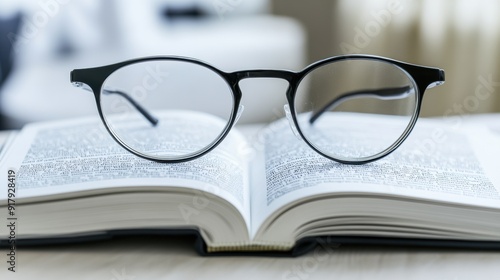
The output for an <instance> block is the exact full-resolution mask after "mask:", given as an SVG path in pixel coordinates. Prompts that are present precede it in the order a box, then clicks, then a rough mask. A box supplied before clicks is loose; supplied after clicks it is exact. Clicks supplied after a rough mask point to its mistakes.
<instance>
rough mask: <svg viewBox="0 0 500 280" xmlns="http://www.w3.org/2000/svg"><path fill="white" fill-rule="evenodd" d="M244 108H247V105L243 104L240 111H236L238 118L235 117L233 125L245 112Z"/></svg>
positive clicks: (239, 107)
mask: <svg viewBox="0 0 500 280" xmlns="http://www.w3.org/2000/svg"><path fill="white" fill-rule="evenodd" d="M244 110H245V106H243V105H240V106H238V111H237V112H236V118H235V119H234V123H233V126H234V125H235V124H236V123H237V122H238V120H239V119H240V117H241V113H243V111H244Z"/></svg>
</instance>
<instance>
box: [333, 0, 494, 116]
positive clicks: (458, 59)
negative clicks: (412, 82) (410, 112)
mask: <svg viewBox="0 0 500 280" xmlns="http://www.w3.org/2000/svg"><path fill="white" fill-rule="evenodd" d="M333 21H334V22H333V24H334V25H335V34H334V35H333V38H334V39H333V40H334V43H333V46H334V48H336V49H335V50H334V52H340V53H368V54H376V55H382V56H388V57H392V58H395V59H398V60H403V61H407V62H412V63H416V64H423V65H429V66H436V67H440V68H443V69H444V70H445V72H446V83H445V84H444V85H442V86H440V87H437V88H434V89H432V90H429V91H427V92H426V95H425V97H424V103H423V108H422V114H423V115H425V116H431V115H432V116H440V115H441V116H442V115H449V114H469V113H485V112H500V83H497V82H500V71H499V70H500V67H499V66H500V1H497V0H460V1H457V0H422V1H406V0H382V1H380V0H377V1H374V0H340V1H338V2H337V5H336V7H335V9H334V14H333Z"/></svg>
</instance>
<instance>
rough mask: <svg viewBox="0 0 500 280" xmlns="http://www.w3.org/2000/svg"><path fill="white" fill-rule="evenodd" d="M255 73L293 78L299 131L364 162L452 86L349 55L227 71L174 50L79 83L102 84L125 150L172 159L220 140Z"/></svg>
mask: <svg viewBox="0 0 500 280" xmlns="http://www.w3.org/2000/svg"><path fill="white" fill-rule="evenodd" d="M249 78H277V79H283V80H286V81H287V82H288V84H289V85H288V89H287V91H286V98H287V100H288V104H287V105H284V108H285V113H286V116H287V118H288V121H289V122H290V125H291V128H292V130H293V131H294V133H295V134H296V135H297V136H299V137H300V138H302V139H303V140H304V141H305V142H306V143H307V144H308V145H309V146H310V147H311V148H312V149H313V150H315V151H316V152H318V153H319V154H321V155H323V156H324V157H326V158H329V159H331V160H335V161H338V162H341V163H347V164H363V163H368V162H371V161H374V160H377V159H380V158H382V157H384V156H387V155H388V154H389V153H391V152H392V151H394V150H395V149H396V148H397V147H399V146H400V145H401V144H402V142H403V141H404V140H405V139H406V138H407V137H408V135H409V134H410V132H411V130H412V129H413V127H414V125H415V122H416V121H417V118H418V115H419V112H420V107H421V104H422V98H423V95H424V91H425V90H426V89H427V88H431V87H434V86H437V85H440V84H442V83H444V71H443V70H441V69H437V68H431V67H424V66H418V65H413V64H408V63H404V62H400V61H396V60H392V59H388V58H383V57H378V56H370V55H345V56H337V57H331V58H327V59H324V60H321V61H318V62H316V63H313V64H311V65H309V66H308V67H306V68H305V69H304V70H302V71H299V72H293V71H287V70H245V71H237V72H224V71H221V70H219V69H217V68H215V67H213V66H211V65H209V64H207V63H205V62H202V61H199V60H195V59H191V58H185V57H174V56H165V57H148V58H141V59H135V60H129V61H125V62H121V63H117V64H113V65H108V66H102V67H97V68H89V69H77V70H73V71H72V72H71V82H72V83H73V84H74V85H75V86H77V87H82V88H84V89H87V90H90V91H93V93H94V96H95V100H96V103H97V109H98V112H99V115H100V117H101V119H102V121H103V123H104V125H105V127H106V129H107V130H108V131H109V133H110V134H111V136H112V137H113V138H114V139H115V140H116V141H117V142H118V143H119V144H120V145H121V146H122V147H124V148H125V149H126V150H128V151H130V152H131V153H133V154H135V155H137V156H140V157H142V158H146V159H149V160H153V161H157V162H166V163H175V162H184V161H188V160H192V159H195V158H197V157H200V156H203V155H204V154H206V153H208V152H210V151H211V150H212V149H214V148H215V147H216V146H217V145H218V144H219V143H221V141H222V140H223V139H224V138H225V137H226V135H227V134H228V133H229V130H230V129H231V127H232V126H233V125H234V124H235V123H236V121H237V119H238V118H239V115H240V114H241V112H242V109H243V106H242V105H240V100H241V97H242V93H241V90H240V86H239V82H240V81H242V80H244V79H249ZM317 85H320V87H318V86H317ZM265 102H266V100H262V103H265Z"/></svg>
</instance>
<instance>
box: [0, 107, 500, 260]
mask: <svg viewBox="0 0 500 280" xmlns="http://www.w3.org/2000/svg"><path fill="white" fill-rule="evenodd" d="M186 114H188V113H186ZM192 117H198V118H199V124H200V126H199V127H200V128H201V129H200V130H199V133H204V131H206V132H209V131H211V129H213V128H214V127H219V126H220V125H221V124H220V123H219V120H217V119H215V118H211V117H203V116H195V115H191V116H190V118H192ZM346 125H348V124H346ZM458 126H460V127H458ZM182 128H183V124H182V121H179V129H182ZM181 144H182V143H180V145H181ZM353 144H356V143H353ZM498 158H500V136H499V135H494V134H493V133H490V132H489V131H488V130H487V129H486V128H477V127H474V128H471V127H469V126H468V125H466V124H461V125H455V126H452V125H450V124H449V123H447V122H446V121H445V120H428V119H420V120H419V121H418V123H417V126H416V127H415V129H414V131H413V132H412V134H411V135H410V137H409V138H408V139H407V141H406V142H405V143H404V144H403V145H402V146H401V147H400V148H399V149H398V150H396V151H395V152H394V153H392V154H391V155H389V156H387V157H386V158H384V159H381V160H379V161H376V162H373V163H369V164H366V165H358V166H354V165H344V164H340V163H337V162H334V161H331V160H328V159H326V158H323V157H322V156H320V155H318V154H316V153H315V152H314V151H313V150H312V149H310V148H309V147H308V146H307V145H306V144H305V143H304V142H303V141H301V140H299V139H298V138H297V137H296V136H295V135H294V134H293V133H292V132H291V130H290V127H289V125H288V123H287V122H286V120H278V121H276V122H274V123H272V124H270V125H269V126H267V127H260V126H250V127H242V128H240V129H235V128H233V130H232V131H231V132H230V134H229V135H228V136H227V138H226V139H225V140H224V141H223V142H222V143H221V144H220V145H219V146H218V147H217V148H216V149H215V150H213V151H212V152H210V153H209V154H207V155H205V156H203V157H201V158H198V159H196V160H194V161H190V162H185V163H178V164H162V163H156V162H151V161H148V160H144V159H141V158H138V157H136V156H134V155H132V154H130V153H129V152H127V151H125V150H124V149H122V148H121V147H120V146H119V145H118V144H117V143H115V142H114V141H113V140H112V138H111V136H109V135H108V133H107V132H106V131H105V129H104V127H103V125H102V124H101V123H100V120H98V119H97V118H86V119H77V120H69V121H60V122H49V123H39V124H32V125H28V126H26V127H25V128H24V129H23V130H21V131H20V132H19V133H17V134H16V135H15V136H13V137H11V138H10V139H9V140H8V141H7V143H6V144H5V145H4V149H3V150H2V159H1V171H0V174H2V176H3V179H2V180H4V181H5V182H7V180H9V182H10V183H14V185H12V184H11V185H8V187H7V188H3V190H2V191H1V193H0V219H1V220H2V221H7V220H9V219H10V220H12V221H15V223H17V227H16V228H15V238H16V242H18V243H19V244H21V242H23V241H26V242H28V243H29V241H31V242H49V243H50V242H57V241H58V240H80V239H81V240H85V238H86V237H95V236H106V235H113V233H117V232H132V233H133V232H148V231H150V232H152V231H160V232H165V233H166V234H168V232H180V233H182V232H190V231H195V232H197V233H198V234H199V236H200V238H201V239H202V240H203V243H202V248H201V250H204V251H205V252H207V253H217V252H236V251H239V252H249V251H275V252H280V251H281V252H290V251H292V250H293V249H296V248H297V244H305V243H304V241H305V240H308V241H309V242H310V244H309V245H311V244H312V245H314V240H315V239H314V238H317V237H331V238H332V240H365V241H367V240H368V241H370V240H386V241H389V242H388V243H390V242H391V241H394V240H399V241H403V243H404V242H406V243H408V244H410V243H412V242H417V241H423V242H424V243H423V244H437V245H439V244H446V242H451V243H449V244H455V245H457V244H469V245H470V244H483V245H484V244H486V245H488V246H489V245H491V246H496V247H500V222H499V221H500V173H499V172H498V163H497V160H498ZM4 186H5V184H4ZM11 235H12V234H11ZM9 236H10V235H9V230H8V228H7V227H5V226H3V227H0V238H1V239H2V240H1V242H2V244H4V245H5V244H8V242H9V238H8V237H9ZM336 238H337V239H336ZM426 241H432V242H434V243H432V242H431V243H425V242H426ZM309 245H308V246H309ZM472 246H474V245H472ZM306 247H307V246H306ZM309 248H310V246H309Z"/></svg>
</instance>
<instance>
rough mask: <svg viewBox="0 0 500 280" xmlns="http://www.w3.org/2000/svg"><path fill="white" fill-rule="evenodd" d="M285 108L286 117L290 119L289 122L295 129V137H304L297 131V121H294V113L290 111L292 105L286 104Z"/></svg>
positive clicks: (300, 138) (291, 127) (292, 128)
mask: <svg viewBox="0 0 500 280" xmlns="http://www.w3.org/2000/svg"><path fill="white" fill-rule="evenodd" d="M283 109H284V110H285V114H286V118H287V119H288V124H289V125H290V129H291V130H292V131H293V134H295V137H297V138H298V139H299V140H302V137H300V134H299V132H298V131H297V127H295V123H294V122H293V117H292V113H291V112H290V106H288V104H286V105H285V106H283Z"/></svg>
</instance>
